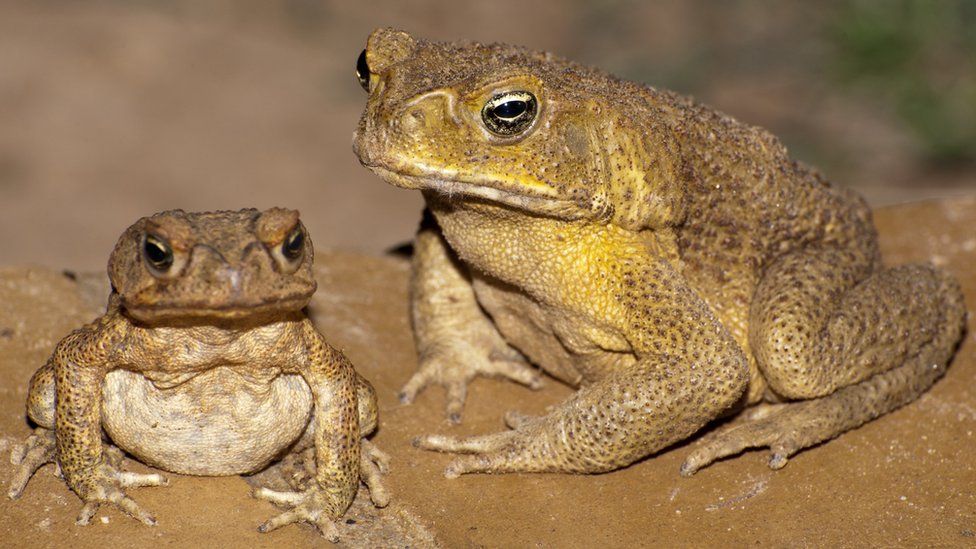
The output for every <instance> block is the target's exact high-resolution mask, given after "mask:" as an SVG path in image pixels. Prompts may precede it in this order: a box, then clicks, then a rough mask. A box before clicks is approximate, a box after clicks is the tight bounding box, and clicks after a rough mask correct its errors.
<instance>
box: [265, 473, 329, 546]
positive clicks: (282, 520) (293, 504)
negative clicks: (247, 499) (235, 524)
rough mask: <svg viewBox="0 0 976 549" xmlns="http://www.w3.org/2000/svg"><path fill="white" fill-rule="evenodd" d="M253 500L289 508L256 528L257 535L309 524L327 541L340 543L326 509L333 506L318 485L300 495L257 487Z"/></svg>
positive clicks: (299, 493)
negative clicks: (304, 523) (305, 523)
mask: <svg viewBox="0 0 976 549" xmlns="http://www.w3.org/2000/svg"><path fill="white" fill-rule="evenodd" d="M254 497H255V498H257V499H263V500H265V501H270V502H271V503H273V504H275V505H280V506H282V507H290V508H291V509H289V510H288V511H285V512H284V513H281V514H279V515H278V516H276V517H273V518H271V519H268V521H266V522H265V523H264V524H262V525H261V526H258V532H261V533H266V532H270V531H272V530H277V529H278V528H281V527H282V526H287V525H289V524H294V523H296V522H308V523H309V524H312V525H314V526H315V527H316V528H318V529H319V532H321V533H322V535H323V536H324V537H326V538H327V539H328V540H329V541H331V542H333V543H334V542H338V541H339V529H338V528H337V527H336V524H335V520H336V519H333V518H332V517H331V516H330V512H329V510H333V511H334V509H335V505H333V504H331V503H330V502H329V498H328V496H327V495H326V494H325V492H324V491H323V490H322V489H321V488H319V486H318V485H317V484H313V485H312V486H311V487H310V488H308V489H307V490H304V491H301V492H279V491H277V490H270V489H268V488H258V489H257V490H255V491H254Z"/></svg>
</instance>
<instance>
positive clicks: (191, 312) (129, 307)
mask: <svg viewBox="0 0 976 549" xmlns="http://www.w3.org/2000/svg"><path fill="white" fill-rule="evenodd" d="M314 291H315V289H314V287H312V288H311V291H302V292H295V293H290V294H285V295H279V296H275V297H273V298H267V299H250V300H247V299H240V300H226V301H222V300H216V299H214V300H206V299H202V300H179V299H176V300H158V301H157V300H151V299H145V298H144V297H143V296H140V297H135V298H129V299H126V298H123V299H122V306H123V308H124V309H125V311H126V312H127V313H128V314H129V315H130V316H131V317H133V318H135V319H136V320H140V321H143V322H159V321H176V320H181V319H182V320H186V321H193V320H196V321H206V320H242V319H247V318H265V317H269V316H282V315H287V314H288V313H289V312H293V311H300V310H302V309H303V308H305V307H306V306H307V305H308V303H309V301H310V300H311V298H312V294H313V293H314Z"/></svg>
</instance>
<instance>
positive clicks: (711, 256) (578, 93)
mask: <svg viewBox="0 0 976 549" xmlns="http://www.w3.org/2000/svg"><path fill="white" fill-rule="evenodd" d="M357 73H358V76H359V81H360V84H361V85H362V86H363V88H364V89H365V90H366V91H367V93H368V100H367V103H366V109H365V112H364V113H363V116H362V119H361V120H360V123H359V128H358V131H357V135H356V138H355V141H354V147H355V150H356V152H357V154H358V156H359V159H360V161H361V162H362V163H363V164H364V165H365V166H366V167H368V168H369V169H371V170H372V171H374V172H375V173H376V174H378V175H379V176H380V177H382V178H383V179H384V180H386V181H387V182H389V183H391V184H393V185H396V186H398V187H402V188H406V189H414V190H418V191H420V192H422V193H423V195H424V198H425V200H426V202H427V215H426V216H425V218H424V220H423V221H422V222H421V228H420V232H419V233H418V234H417V239H416V242H415V254H414V258H413V279H412V283H411V291H412V303H411V312H412V316H413V322H414V332H415V340H416V343H417V348H418V351H419V355H420V367H419V369H418V371H417V372H416V374H414V376H413V377H412V378H411V379H410V380H409V381H408V382H407V384H406V385H405V386H404V388H403V391H402V399H403V401H404V402H410V401H412V400H413V399H414V397H415V396H416V395H417V394H418V392H419V391H421V390H423V389H424V388H426V387H429V386H436V385H440V386H443V387H444V388H446V391H447V411H448V417H449V418H451V419H452V420H453V421H458V420H459V419H460V413H461V409H462V405H463V403H464V399H465V395H466V394H467V389H468V384H469V383H470V382H471V380H472V379H474V378H476V377H478V376H485V375H491V376H503V377H507V378H510V379H513V380H515V381H518V382H520V383H523V384H526V385H529V386H538V384H539V382H540V377H539V375H538V373H537V372H536V371H535V370H534V369H533V368H531V367H530V366H529V364H530V363H531V364H535V365H538V366H540V367H541V368H542V369H544V370H545V371H546V372H547V373H549V374H551V375H552V376H554V377H556V378H558V379H560V380H562V381H564V382H565V383H567V384H570V385H572V386H573V387H576V388H578V391H577V392H576V393H575V394H574V396H573V397H571V398H569V399H568V400H566V401H565V402H564V403H562V404H561V405H559V406H556V407H554V408H552V409H551V410H550V411H549V412H548V413H546V414H545V415H542V416H539V417H529V416H525V415H523V414H519V413H514V412H510V413H508V414H507V415H506V416H505V420H506V423H507V424H508V426H509V427H510V429H509V430H507V431H504V432H500V433H495V434H487V435H482V436H473V437H455V436H445V435H429V436H426V437H422V438H420V439H418V440H417V445H418V446H420V447H422V448H425V449H430V450H438V451H443V452H451V453H457V454H463V455H460V456H458V457H457V458H455V459H454V460H453V461H452V462H451V464H450V465H449V466H448V470H447V474H448V476H457V475H460V474H463V473H476V472H481V473H506V472H564V473H597V472H602V471H610V470H613V469H617V468H620V467H624V466H626V465H629V464H631V463H633V462H635V461H637V460H639V459H642V458H644V457H646V456H648V455H650V454H653V453H655V452H657V451H659V450H661V449H662V448H665V447H667V446H670V445H672V444H674V443H676V442H678V441H681V440H683V439H686V438H688V437H690V436H691V435H693V434H694V433H695V432H696V431H698V430H700V429H701V428H702V427H704V426H705V425H706V424H708V423H709V422H711V421H712V420H715V419H716V418H719V417H722V416H727V415H730V414H734V413H737V412H739V411H741V410H743V409H744V408H745V407H747V406H751V405H759V406H758V407H755V408H753V412H750V413H748V414H744V415H742V416H741V418H740V420H739V421H737V422H734V423H733V424H732V425H730V426H727V427H728V428H726V429H719V430H717V431H715V432H714V433H713V434H710V435H709V436H707V437H705V438H704V439H703V440H702V442H701V444H700V445H699V446H698V447H697V448H696V449H695V450H694V451H693V452H692V453H691V455H690V456H689V457H688V458H687V460H686V461H685V463H684V465H683V467H682V473H684V474H686V475H689V474H692V473H694V472H695V471H697V470H698V469H699V468H701V467H703V466H705V465H708V464H709V463H711V462H713V461H714V460H716V459H719V458H722V457H724V456H728V455H732V454H735V453H738V452H740V451H742V450H743V449H745V448H749V447H767V448H769V449H770V450H771V457H770V460H769V465H770V466H771V467H773V468H779V467H783V466H784V465H785V464H786V462H787V459H788V458H789V457H790V456H792V455H793V454H795V453H796V452H798V451H800V450H802V449H804V448H807V447H810V446H813V445H815V444H817V443H820V442H822V441H825V440H829V439H831V438H833V437H835V436H837V435H839V434H841V433H843V432H845V431H847V430H849V429H853V428H855V427H857V426H859V425H861V424H863V423H865V422H867V421H871V420H872V419H874V418H876V417H878V416H880V415H882V414H885V413H888V412H889V411H891V410H893V409H895V408H897V407H899V406H902V405H904V404H906V403H908V402H911V401H912V400H914V399H915V398H917V397H918V396H919V395H920V394H921V393H922V392H923V391H925V390H926V389H927V388H928V387H929V386H931V385H932V384H933V383H934V382H935V381H936V380H937V379H938V378H939V377H940V376H941V375H942V374H943V372H945V369H946V366H947V364H948V362H949V359H950V357H951V356H952V354H953V350H954V349H955V346H956V343H957V342H958V341H959V338H960V334H961V331H962V328H963V324H964V318H965V307H964V305H963V299H962V295H961V293H960V289H959V285H958V283H957V282H956V281H955V280H954V279H953V277H952V276H951V275H949V274H948V273H946V272H944V271H942V270H940V269H937V268H935V267H933V266H931V265H905V266H899V267H885V266H884V265H883V264H882V262H881V255H880V253H879V250H878V240H877V234H876V232H875V229H874V226H873V224H872V221H871V213H870V210H869V209H868V207H867V204H865V202H864V200H863V199H861V198H860V197H859V196H857V195H856V194H854V193H853V192H850V191H848V190H845V189H844V188H841V187H837V186H834V185H831V184H830V183H829V182H828V181H826V179H824V178H823V177H822V176H821V175H820V174H819V173H818V172H817V171H815V170H813V169H812V168H810V167H807V166H804V165H803V164H800V163H797V162H795V161H794V160H793V159H791V158H790V156H789V154H788V153H787V151H786V148H785V147H784V146H783V145H782V144H781V143H780V142H779V141H778V140H777V139H776V138H775V137H773V136H772V135H770V134H769V133H768V132H766V131H764V130H762V129H761V128H756V127H753V126H749V125H747V124H744V123H742V122H739V121H737V120H734V119H733V118H731V117H729V116H726V115H724V114H721V113H719V112H716V111H714V110H712V109H709V108H707V107H705V106H703V105H701V104H698V103H696V102H694V101H692V100H690V99H688V98H686V97H682V96H680V95H677V94H675V93H672V92H668V91H665V90H658V89H654V88H651V87H648V86H644V85H641V84H638V83H634V82H626V81H623V80H620V79H617V78H615V77H613V76H611V75H609V74H606V73H604V72H601V71H599V70H597V69H593V68H590V67H585V66H582V65H579V64H577V63H574V62H572V61H568V60H565V59H560V58H559V57H556V56H554V55H551V54H548V53H545V52H533V51H529V50H526V49H523V48H518V47H512V46H506V45H502V44H493V45H482V44H478V43H472V42H460V43H442V42H430V41H426V40H422V39H417V38H414V37H413V36H410V35H409V34H407V33H405V32H402V31H397V30H393V29H380V30H378V31H376V32H374V33H373V34H372V35H371V36H370V37H369V40H368V42H367V46H366V49H365V50H364V51H363V53H362V54H361V55H360V57H359V62H358V65H357Z"/></svg>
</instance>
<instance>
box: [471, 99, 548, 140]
mask: <svg viewBox="0 0 976 549" xmlns="http://www.w3.org/2000/svg"><path fill="white" fill-rule="evenodd" d="M537 110H538V106H537V102H536V99H535V96H534V95H532V94H531V93H529V92H527V91H510V92H505V93H500V94H498V95H495V96H494V97H492V98H491V99H489V100H488V101H487V102H486V103H485V106H484V107H482V109H481V120H482V121H483V122H484V123H485V127H486V128H488V131H490V132H491V133H493V134H495V135H498V136H502V137H511V136H513V135H518V134H520V133H522V132H524V131H525V130H527V129H528V128H529V126H531V125H532V122H533V121H534V120H535V115H536V112H537Z"/></svg>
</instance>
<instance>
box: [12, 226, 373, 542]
mask: <svg viewBox="0 0 976 549" xmlns="http://www.w3.org/2000/svg"><path fill="white" fill-rule="evenodd" d="M312 255H313V254H312V244H311V240H310V239H309V238H308V235H307V233H306V232H305V227H304V226H303V225H302V223H301V221H299V218H298V212H296V211H293V210H285V209H280V208H272V209H270V210H267V211H264V212H260V211H258V210H253V209H250V210H241V211H236V212H208V213H184V212H183V211H179V210H176V211H169V212H163V213H160V214H156V215H154V216H152V217H147V218H143V219H140V220H139V221H137V222H136V223H135V224H134V225H132V226H131V227H129V229H128V230H126V231H125V233H124V234H123V235H122V237H121V238H120V239H119V242H118V244H117V245H116V247H115V250H114V251H113V252H112V256H111V258H110V259H109V265H108V272H109V277H110V279H111V282H112V288H113V291H112V294H111V297H110V298H109V303H108V310H107V311H106V312H105V314H104V315H102V316H101V317H99V318H98V319H97V320H95V321H94V322H92V323H91V324H88V325H86V326H84V327H82V328H79V329H78V330H75V331H74V332H72V333H71V334H70V335H68V336H67V337H65V338H64V339H63V340H62V341H61V342H60V343H59V344H58V345H57V348H56V349H55V350H54V354H53V355H52V356H51V358H50V359H49V360H48V362H47V364H45V365H44V366H43V367H42V368H41V369H39V370H38V371H37V372H36V373H35V374H34V376H33V378H32V379H31V386H30V392H29V396H28V401H27V410H28V415H29V416H30V418H31V419H32V420H33V421H34V422H35V423H37V425H38V428H37V429H36V431H35V433H34V435H32V436H31V437H29V439H28V441H27V443H26V444H25V445H23V446H21V447H19V448H18V449H16V450H15V451H14V455H13V457H14V461H15V462H17V463H19V468H18V470H17V472H16V473H15V476H14V478H13V480H12V481H11V484H10V491H9V495H10V497H12V498H16V497H19V496H20V494H21V492H22V491H23V489H24V487H25V486H26V485H27V482H28V481H29V480H30V477H31V475H32V474H33V473H34V471H36V470H37V468H38V467H40V466H42V465H44V464H45V463H49V462H55V463H56V464H57V465H58V466H59V467H60V471H61V474H62V475H63V477H64V480H65V481H66V482H67V484H68V486H69V487H70V488H71V489H72V490H74V492H75V493H76V494H78V496H79V497H80V498H81V499H82V501H83V502H84V507H83V508H82V511H81V514H80V515H79V518H78V522H79V523H81V524H87V523H88V522H89V521H90V520H91V518H92V517H93V516H94V514H95V512H96V510H97V509H98V506H99V505H100V504H103V503H111V504H114V505H117V506H118V507H119V508H121V509H122V510H123V511H125V512H126V513H128V514H130V515H132V516H133V517H135V518H136V519H138V520H140V521H142V522H144V523H146V524H150V525H151V524H154V523H155V519H154V518H153V517H152V516H151V515H150V514H149V513H147V512H146V511H145V510H143V509H142V508H141V507H140V506H139V505H138V504H137V503H136V502H135V501H133V500H132V499H131V498H129V497H128V496H127V495H126V493H125V490H126V489H127V488H131V487H137V486H159V485H163V484H166V479H164V478H163V477H162V476H161V475H159V474H136V473H132V472H126V471H123V470H122V468H121V465H122V462H121V452H119V450H118V449H117V448H114V447H112V446H111V445H109V442H108V441H105V440H103V438H102V430H103V429H104V432H105V434H106V435H107V436H108V439H110V441H111V443H112V444H114V445H116V446H117V447H118V448H121V449H122V450H125V451H126V452H128V453H129V454H131V455H133V456H135V457H136V458H138V459H139V460H140V461H142V462H144V463H147V464H149V465H153V466H155V467H158V468H160V469H164V470H167V471H173V472H176V473H183V474H188V475H236V474H243V473H251V472H255V471H258V470H260V469H262V468H264V467H265V466H267V465H268V464H269V463H271V462H272V461H273V460H275V459H277V458H279V457H282V456H283V455H285V454H287V453H288V452H302V451H303V450H305V449H309V448H311V449H313V451H310V452H305V453H306V454H310V455H309V456H308V457H309V461H311V463H308V464H307V466H308V468H309V469H310V470H314V476H313V478H314V480H313V481H312V482H310V483H307V485H306V486H296V490H297V491H295V492H275V491H271V490H268V489H266V488H261V489H259V490H257V491H256V492H255V496H256V497H259V498H262V499H266V500H268V501H271V502H273V503H276V504H279V505H285V506H288V507H292V509H291V510H289V511H286V512H284V513H282V514H281V515H279V516H277V517H275V518H273V519H271V520H269V521H267V522H266V523H264V524H262V525H261V527H260V528H259V529H260V530H261V531H268V530H272V529H275V528H278V527H280V526H283V525H285V524H289V523H292V522H296V521H308V522H311V523H313V524H315V525H316V526H317V527H318V528H319V529H320V531H321V532H322V533H323V534H324V535H326V536H328V537H330V538H332V539H335V538H336V537H337V529H336V526H335V524H334V521H336V520H337V519H339V518H340V517H341V516H342V515H343V513H345V511H346V509H347V508H348V507H349V505H350V504H351V503H352V500H353V497H354V496H355V494H356V491H357V489H358V487H359V483H360V479H362V480H363V481H365V482H366V484H367V485H368V487H369V489H370V494H371V497H372V499H373V502H374V503H375V504H376V505H378V506H383V505H385V504H386V503H387V502H388V500H389V497H388V495H387V493H386V491H385V490H384V488H383V486H382V484H381V483H380V473H379V467H378V465H379V466H383V465H384V464H385V456H384V455H383V454H382V453H381V452H379V451H378V450H376V449H375V448H374V447H373V446H372V445H371V444H370V443H369V442H368V441H367V440H366V439H365V438H363V437H365V436H366V435H367V434H369V433H370V432H372V431H373V429H374V428H375V426H376V397H375V394H374V392H373V388H372V386H370V384H369V383H368V382H367V381H366V380H364V379H363V378H361V377H359V375H357V374H356V372H355V370H353V367H352V364H350V363H349V361H348V360H346V358H345V357H344V356H343V355H342V353H341V352H339V351H338V350H336V349H334V348H333V347H331V346H330V345H329V344H328V343H327V342H326V341H325V339H324V338H323V337H322V335H321V334H320V333H319V332H318V331H317V330H316V329H315V327H313V326H312V323H311V321H309V319H308V318H307V317H306V315H305V312H304V310H303V309H304V307H305V306H306V305H307V304H308V302H309V299H310V298H311V297H312V294H313V293H314V292H315V288H316V284H315V279H314V278H313V276H312ZM292 461H295V460H292ZM297 461H299V462H300V461H301V459H300V458H299V459H298V460H297Z"/></svg>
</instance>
